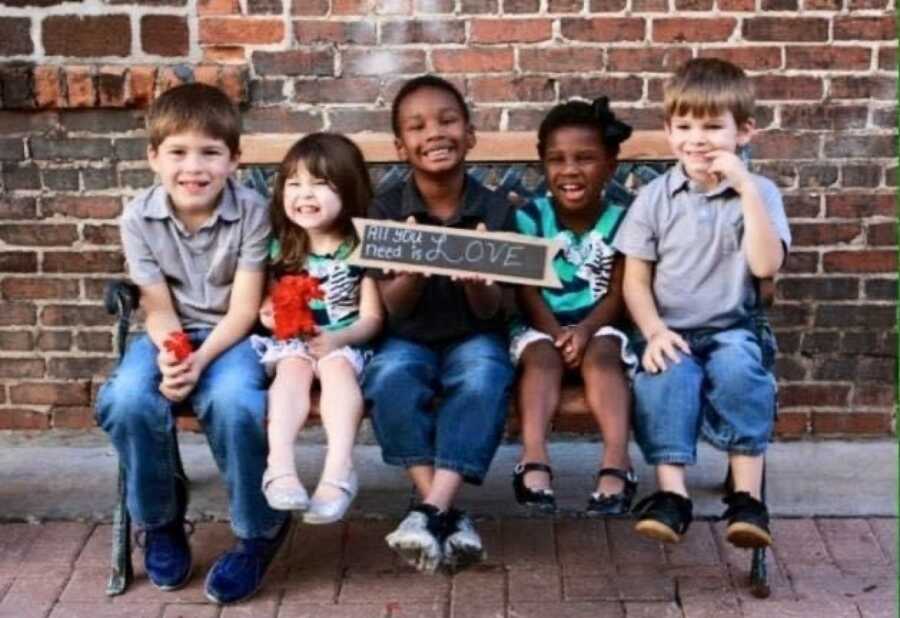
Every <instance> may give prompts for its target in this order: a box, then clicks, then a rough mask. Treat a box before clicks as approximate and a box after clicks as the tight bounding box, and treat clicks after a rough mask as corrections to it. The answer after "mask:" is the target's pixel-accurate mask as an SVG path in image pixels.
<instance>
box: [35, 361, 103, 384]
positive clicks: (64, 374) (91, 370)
mask: <svg viewBox="0 0 900 618" xmlns="http://www.w3.org/2000/svg"><path fill="white" fill-rule="evenodd" d="M114 366H115V361H114V360H113V359H111V358H101V357H86V358H52V359H50V364H49V366H48V368H47V375H48V376H49V377H51V378H61V379H67V380H71V379H76V380H77V379H88V378H93V377H95V376H106V375H108V374H109V372H110V370H111V369H112V368H113V367H114Z"/></svg>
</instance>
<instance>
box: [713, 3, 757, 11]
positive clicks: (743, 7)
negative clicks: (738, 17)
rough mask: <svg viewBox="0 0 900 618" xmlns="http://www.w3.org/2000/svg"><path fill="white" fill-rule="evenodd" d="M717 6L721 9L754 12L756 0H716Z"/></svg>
mask: <svg viewBox="0 0 900 618" xmlns="http://www.w3.org/2000/svg"><path fill="white" fill-rule="evenodd" d="M716 6H717V7H718V8H719V10H720V11H728V12H732V11H740V12H750V13H752V12H754V11H755V10H756V0H716Z"/></svg>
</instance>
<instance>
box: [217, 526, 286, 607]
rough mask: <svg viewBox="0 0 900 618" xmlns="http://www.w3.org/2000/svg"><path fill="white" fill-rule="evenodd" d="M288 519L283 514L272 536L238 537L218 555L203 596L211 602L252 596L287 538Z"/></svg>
mask: <svg viewBox="0 0 900 618" xmlns="http://www.w3.org/2000/svg"><path fill="white" fill-rule="evenodd" d="M290 529H291V518H290V517H286V518H285V520H284V523H283V524H282V525H281V528H279V530H278V534H276V535H275V538H273V539H267V538H265V537H257V538H252V539H240V538H239V539H238V542H237V545H235V547H234V548H233V549H231V550H230V551H227V552H225V553H224V554H222V555H221V556H220V557H219V559H218V560H216V562H215V564H213V566H212V568H211V569H210V570H209V574H208V575H207V576H206V586H205V588H206V598H208V599H209V600H210V601H212V602H214V603H219V604H226V603H238V602H240V601H244V600H246V599H249V598H250V597H251V596H253V595H254V594H255V593H256V591H257V590H259V588H260V586H262V581H263V577H264V576H265V574H266V571H267V570H268V568H269V565H270V564H272V560H274V559H275V556H276V554H278V549H279V548H280V547H281V544H282V543H283V542H284V540H285V539H286V538H287V537H288V532H289V531H290Z"/></svg>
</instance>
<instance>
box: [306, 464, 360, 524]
mask: <svg viewBox="0 0 900 618" xmlns="http://www.w3.org/2000/svg"><path fill="white" fill-rule="evenodd" d="M319 485H331V486H332V487H337V488H338V489H340V490H341V492H342V493H341V495H340V496H338V497H337V498H335V499H334V500H316V499H315V498H313V499H312V500H310V502H309V509H308V510H307V511H306V512H305V513H304V514H303V522H304V523H307V524H331V523H334V522H336V521H340V520H341V519H343V518H344V515H345V514H346V513H347V509H348V508H350V503H351V502H353V499H354V498H355V497H356V493H357V491H359V479H358V478H357V477H356V471H355V470H351V471H350V474H348V475H347V480H345V481H332V480H329V479H322V480H321V481H319Z"/></svg>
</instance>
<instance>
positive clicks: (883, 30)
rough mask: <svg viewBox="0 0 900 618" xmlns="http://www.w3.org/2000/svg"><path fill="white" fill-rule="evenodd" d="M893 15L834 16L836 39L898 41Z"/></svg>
mask: <svg viewBox="0 0 900 618" xmlns="http://www.w3.org/2000/svg"><path fill="white" fill-rule="evenodd" d="M894 19H895V18H894V16H893V15H885V16H884V17H844V16H840V15H838V16H835V18H834V40H835V41H841V40H844V41H857V40H863V41H896V40H897V34H896V23H895V21H894Z"/></svg>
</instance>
